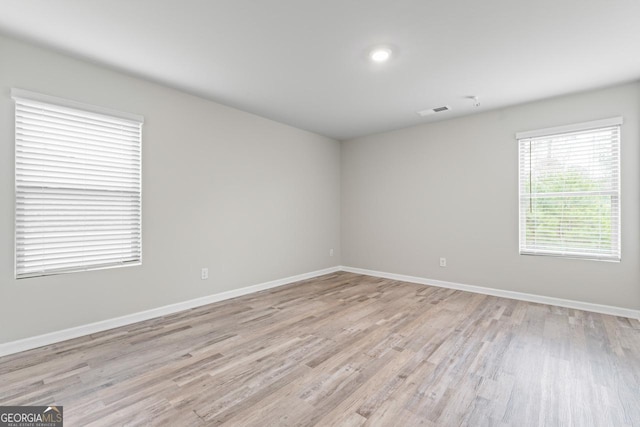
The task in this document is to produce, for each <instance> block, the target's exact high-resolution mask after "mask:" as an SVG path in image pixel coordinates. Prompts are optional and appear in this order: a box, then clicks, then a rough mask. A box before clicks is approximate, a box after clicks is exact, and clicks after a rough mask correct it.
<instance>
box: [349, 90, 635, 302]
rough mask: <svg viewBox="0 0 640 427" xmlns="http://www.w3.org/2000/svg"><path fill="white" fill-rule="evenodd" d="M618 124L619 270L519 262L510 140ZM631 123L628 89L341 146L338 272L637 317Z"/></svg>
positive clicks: (545, 260) (532, 259) (542, 260)
mask: <svg viewBox="0 0 640 427" xmlns="http://www.w3.org/2000/svg"><path fill="white" fill-rule="evenodd" d="M445 114H446V113H445ZM619 115H622V116H624V119H625V123H624V125H623V127H622V161H621V163H622V262H620V263H612V262H602V261H585V260H574V259H563V258H550V257H539V256H520V255H518V157H517V143H516V141H515V133H516V132H518V131H525V130H532V129H540V128H545V127H551V126H557V125H564V124H571V123H577V122H583V121H589V120H595V119H602V118H607V117H613V116H619ZM639 118H640V85H639V84H638V83H633V84H627V85H623V86H617V87H612V88H609V89H604V90H598V91H593V92H588V93H581V94H576V95H572V96H565V97H559V98H554V99H549V100H544V101H540V102H535V103H530V104H525V105H520V106H516V107H512V108H507V109H503V110H496V111H488V112H485V113H480V114H476V115H473V116H467V117H463V118H459V119H453V120H448V121H442V122H437V123H433V124H426V125H422V126H417V127H412V128H406V129H402V130H398V131H394V132H388V133H384V134H378V135H373V136H369V137H364V138H359V139H354V140H350V141H346V142H343V144H342V159H341V161H342V187H341V189H342V203H341V209H342V262H343V265H346V266H350V267H360V268H366V269H371V270H378V271H384V272H388V273H397V274H405V275H411V276H417V277H422V278H428V279H437V280H444V281H450V282H457V283H462V284H468V285H477V286H485V287H491V288H498V289H505V290H510V291H518V292H527V293H532V294H538V295H544V296H551V297H557V298H567V299H572V300H578V301H584V302H591V303H598V304H606V305H614V306H619V307H626V308H632V309H640V262H639V261H640V227H639V224H640V209H639V208H640V149H639V142H640V141H639V135H638V121H639ZM439 257H446V258H447V263H448V266H447V267H446V268H441V267H439V265H438V261H439Z"/></svg>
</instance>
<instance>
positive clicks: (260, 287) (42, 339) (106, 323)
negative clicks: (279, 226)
mask: <svg viewBox="0 0 640 427" xmlns="http://www.w3.org/2000/svg"><path fill="white" fill-rule="evenodd" d="M336 271H340V267H330V268H325V269H323V270H317V271H312V272H310V273H304V274H298V275H296V276H291V277H286V278H284V279H278V280H272V281H270V282H265V283H260V284H257V285H253V286H247V287H244V288H240V289H233V290H231V291H226V292H220V293H218V294H213V295H208V296H206V297H201V298H196V299H192V300H189V301H183V302H179V303H176V304H170V305H165V306H163V307H158V308H152V309H151V310H145V311H140V312H138V313H133V314H127V315H125V316H121V317H116V318H113V319H107V320H102V321H99V322H94V323H89V324H88V325H81V326H76V327H73V328H69V329H63V330H61V331H55V332H50V333H48V334H44V335H37V336H35V337H29V338H24V339H21V340H17V341H11V342H8V343H4V344H0V356H6V355H8V354H13V353H19V352H21V351H25V350H31V349H33V348H38V347H42V346H45V345H50V344H55V343H58V342H61V341H66V340H70V339H72V338H78V337H81V336H85V335H89V334H95V333H97V332H102V331H106V330H108V329H113V328H118V327H120V326H126V325H130V324H132V323H136V322H142V321H143V320H149V319H153V318H156V317H160V316H166V315H168V314H173V313H177V312H179V311H184V310H188V309H190V308H195V307H200V306H203V305H207V304H211V303H214V302H218V301H223V300H227V299H231V298H236V297H239V296H243V295H247V294H251V293H254V292H259V291H264V290H266V289H271V288H276V287H278V286H283V285H288V284H289V283H294V282H299V281H301V280H307V279H312V278H314V277H318V276H322V275H324V274H329V273H335V272H336Z"/></svg>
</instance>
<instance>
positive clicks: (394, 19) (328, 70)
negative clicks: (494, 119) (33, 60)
mask: <svg viewBox="0 0 640 427" xmlns="http://www.w3.org/2000/svg"><path fill="white" fill-rule="evenodd" d="M0 9H1V10H0V32H2V33H4V34H7V35H10V36H13V37H18V38H22V39H26V40H30V41H33V42H36V43H38V44H42V45H46V46H49V47H53V48H55V49H57V50H59V51H62V52H66V53H70V54H72V55H75V56H78V57H84V58H88V59H89V60H91V61H94V62H98V63H101V64H105V65H107V66H110V67H114V68H116V69H119V70H124V71H127V72H129V73H133V74H135V75H138V76H142V77H144V78H148V79H150V80H153V81H157V82H161V83H163V84H166V85H169V86H173V87H176V88H179V89H182V90H186V91H188V92H191V93H195V94H198V95H200V96H203V97H206V98H209V99H212V100H214V101H218V102H221V103H223V104H227V105H231V106H233V107H237V108H239V109H242V110H245V111H249V112H252V113H255V114H258V115H261V116H264V117H268V118H271V119H274V120H277V121H280V122H283V123H287V124H290V125H293V126H296V127H299V128H303V129H307V130H310V131H313V132H317V133H319V134H323V135H327V136H330V137H333V138H336V139H340V140H343V139H348V138H352V137H356V136H361V135H366V134H371V133H375V132H380V131H385V130H390V129H395V128H400V127H404V126H410V125H415V124H419V123H424V122H427V121H430V120H442V119H447V118H451V117H454V116H457V115H464V114H471V113H474V112H478V111H483V110H486V109H493V108H499V107H504V106H507V105H512V104H517V103H522V102H526V101H531V100H535V99H540V98H546V97H549V96H554V95H560V94H564V93H570V92H576V91H581V90H587V89H591V88H596V87H602V86H606V85H611V84H615V83H620V82H627V81H633V80H638V79H640V0H482V1H480V0H440V1H435V0H385V1H382V0H92V1H87V0H55V1H51V0H30V1H25V0H2V3H1V5H0ZM378 44H388V45H391V46H393V47H394V58H393V60H391V61H390V62H388V63H386V64H383V65H380V64H373V63H371V62H370V61H369V60H368V58H367V52H368V50H369V48H370V47H371V46H374V45H378ZM2 60H3V61H4V60H6V59H5V58H3V59H2ZM469 95H478V96H479V97H480V101H481V103H482V105H481V107H479V108H474V107H473V105H472V104H473V103H472V102H471V101H470V100H469V99H466V98H465V97H466V96H469ZM441 105H450V106H451V107H452V109H453V110H452V111H450V112H446V113H440V114H438V115H436V116H431V117H427V118H423V117H420V116H418V115H417V114H416V111H418V110H424V109H427V108H431V107H438V106H441Z"/></svg>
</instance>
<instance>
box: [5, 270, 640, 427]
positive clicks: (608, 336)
mask: <svg viewBox="0 0 640 427" xmlns="http://www.w3.org/2000/svg"><path fill="white" fill-rule="evenodd" d="M0 378H1V380H0V405H27V404H30V405H50V404H58V405H64V415H65V425H66V426H85V425H105V426H114V425H167V426H186V425H194V426H199V425H221V424H222V425H233V426H253V425H255V426H262V427H266V426H280V425H282V426H284V425H301V426H310V425H322V426H360V425H371V426H394V425H397V426H403V427H404V426H409V427H410V426H417V425H427V426H458V425H469V426H530V425H531V426H542V425H545V426H631V425H634V426H640V322H639V321H638V320H631V319H625V318H620V317H613V316H607V315H600V314H594V313H589V312H584V311H579V310H571V309H565V308H558V307H552V306H548V305H541V304H533V303H526V302H520V301H514V300H508V299H503V298H496V297H490V296H485V295H477V294H472V293H466V292H460V291H454V290H448V289H440V288H436V287H429V286H422V285H415V284H409V283H403V282H396V281H392V280H387V279H377V278H373V277H368V276H361V275H356V274H350V273H335V274H331V275H327V276H322V277H320V278H316V279H312V280H307V281H304V282H299V283H296V284H292V285H288V286H284V287H280V288H277V289H274V290H271V291H265V292H261V293H257V294H252V295H248V296H245V297H241V298H237V299H234V300H229V301H224V302H220V303H217V304H212V305H208V306H205V307H200V308H197V309H193V310H189V311H186V312H182V313H178V314H175V315H171V316H166V317H163V318H159V319H154V320H150V321H146V322H142V323H138V324H135V325H131V326H127V327H122V328H118V329H113V330H110V331H106V332H103V333H99V334H95V335H92V336H87V337H83V338H79V339H74V340H70V341H67V342H64V343H60V344H57V345H51V346H48V347H43V348H40V349H35V350H31V351H28V352H24V353H21V354H16V355H12V356H7V357H4V358H0Z"/></svg>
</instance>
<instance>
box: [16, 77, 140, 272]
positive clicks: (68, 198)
mask: <svg viewBox="0 0 640 427" xmlns="http://www.w3.org/2000/svg"><path fill="white" fill-rule="evenodd" d="M12 97H13V99H14V100H15V104H16V116H15V119H16V124H15V136H16V147H15V149H16V158H15V160H16V168H15V191H16V202H15V269H16V271H15V273H16V277H17V278H24V277H32V276H41V275H48V274H57V273H66V272H73V271H80V270H89V269H97V268H106V267H115V266H124V265H138V264H140V263H141V261H142V224H141V219H142V218H141V213H142V212H141V181H140V174H141V163H140V162H141V134H142V122H143V118H142V117H140V116H136V115H132V114H127V113H118V112H114V111H110V110H107V109H102V108H99V107H92V106H88V105H84V104H80V103H76V102H73V101H66V100H61V99H58V98H53V97H49V96H46V95H40V94H35V93H31V92H27V91H24V90H19V89H13V90H12Z"/></svg>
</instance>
